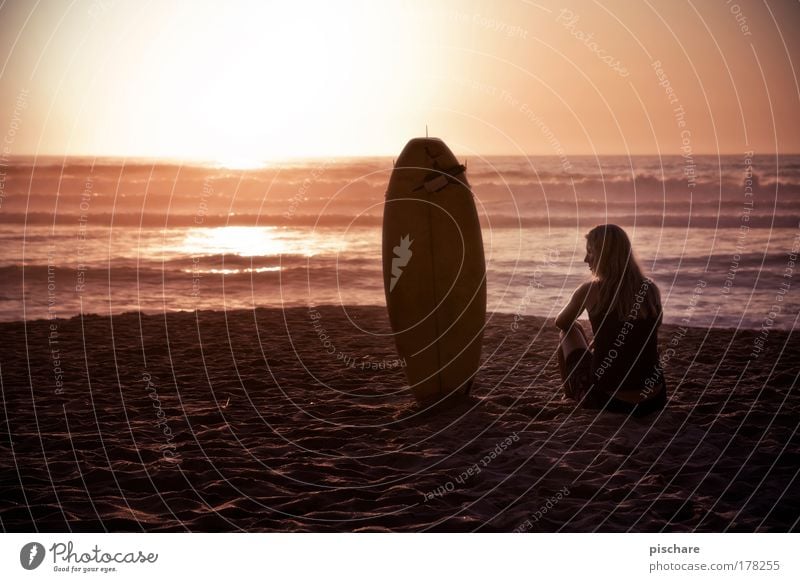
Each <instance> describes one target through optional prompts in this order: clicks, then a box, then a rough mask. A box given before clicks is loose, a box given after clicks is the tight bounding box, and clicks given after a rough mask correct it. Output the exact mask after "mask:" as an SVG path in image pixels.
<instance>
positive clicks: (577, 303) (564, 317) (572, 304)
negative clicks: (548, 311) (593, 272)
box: [556, 282, 592, 331]
mask: <svg viewBox="0 0 800 582" xmlns="http://www.w3.org/2000/svg"><path fill="white" fill-rule="evenodd" d="M591 288H592V283H591V282H587V283H583V284H582V285H581V286H580V287H578V288H577V289H575V293H573V294H572V298H571V299H570V300H569V303H567V305H566V306H565V307H564V309H562V310H561V313H559V314H558V317H556V327H557V328H559V329H562V330H564V331H567V330H568V329H569V328H570V327H571V326H572V324H573V323H575V320H576V319H578V316H579V315H580V314H581V313H583V310H584V309H586V307H587V305H586V299H587V298H588V296H589V290H590V289H591Z"/></svg>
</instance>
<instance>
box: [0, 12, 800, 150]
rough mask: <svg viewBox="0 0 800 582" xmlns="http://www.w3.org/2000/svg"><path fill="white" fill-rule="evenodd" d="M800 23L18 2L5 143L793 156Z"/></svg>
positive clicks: (9, 16)
mask: <svg viewBox="0 0 800 582" xmlns="http://www.w3.org/2000/svg"><path fill="white" fill-rule="evenodd" d="M799 24H800V3H798V2H796V1H790V0H783V1H777V2H772V1H770V2H768V3H767V4H763V3H761V2H755V1H752V2H751V1H738V2H733V1H726V0H719V1H704V2H701V1H698V0H695V1H693V2H683V1H680V0H678V1H666V0H643V1H641V2H639V1H637V2H630V1H624V2H623V1H615V2H607V1H602V2H593V1H590V0H586V1H572V0H565V1H564V2H560V3H551V2H544V1H543V2H538V1H536V2H528V1H522V0H506V1H502V2H493V1H474V0H473V1H461V2H455V1H452V2H432V1H430V0H419V1H415V2H366V1H365V2H305V3H303V2H252V3H246V2H219V3H211V2H206V3H199V2H197V3H196V2H171V1H169V2H150V3H144V2H134V1H121V0H118V1H114V0H84V1H77V2H74V3H72V4H68V3H66V2H42V3H34V2H23V1H11V2H6V3H4V4H3V6H2V8H1V9H0V59H2V71H1V73H0V74H1V76H2V80H1V81H0V133H3V134H4V136H5V140H4V144H3V145H4V148H5V149H4V150H3V151H4V155H6V156H8V155H28V154H36V153H38V154H47V155H65V154H66V155H87V154H88V155H104V156H142V157H178V158H198V159H213V160H220V161H230V162H231V163H233V164H235V163H239V164H246V163H248V162H250V161H265V160H275V159H281V158H284V157H296V156H301V157H303V156H347V155H396V154H397V153H398V151H399V149H401V148H402V146H403V145H404V144H405V142H406V141H407V140H408V139H409V138H410V137H413V136H415V135H420V134H424V131H425V125H426V124H427V125H428V126H429V127H430V131H431V135H437V136H440V137H443V138H445V139H446V140H447V141H448V143H450V145H451V146H452V147H453V149H455V150H456V151H457V152H459V153H461V154H473V155H490V154H514V153H529V154H543V155H565V156H569V155H577V154H593V153H598V154H626V153H631V154H652V153H661V154H662V155H671V154H678V155H679V154H681V153H682V149H681V148H682V147H683V148H684V150H683V151H684V152H685V151H689V149H690V150H691V153H692V154H701V153H717V152H720V153H731V154H741V153H743V152H744V151H747V150H753V151H755V152H756V153H757V154H758V153H770V152H775V151H779V152H785V153H797V152H800V131H798V127H800V91H799V90H798V80H797V73H796V72H795V70H794V68H793V65H794V66H800V39H798V37H797V31H798V25H799ZM659 64H660V65H659ZM0 139H3V138H1V137H0Z"/></svg>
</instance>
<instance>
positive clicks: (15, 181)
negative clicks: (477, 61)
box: [0, 155, 800, 329]
mask: <svg viewBox="0 0 800 582" xmlns="http://www.w3.org/2000/svg"><path fill="white" fill-rule="evenodd" d="M462 159H463V158H462ZM465 161H466V163H467V177H468V180H469V182H470V184H471V186H472V189H473V193H474V195H475V199H476V203H477V206H478V212H479V215H480V218H481V222H482V225H483V237H484V248H485V252H486V258H487V289H488V309H489V312H490V314H491V313H495V312H500V313H510V314H514V315H515V316H516V317H517V318H524V317H528V316H544V317H549V318H553V317H555V315H556V314H557V313H558V311H559V310H560V309H561V307H562V306H563V305H564V303H565V302H566V301H567V300H568V298H569V296H570V294H571V292H572V291H573V290H574V289H575V287H577V286H578V285H579V284H580V283H581V282H582V281H584V280H587V279H588V277H589V271H588V269H587V267H586V265H585V263H584V262H583V257H584V252H585V251H584V245H585V239H584V235H585V233H586V232H587V231H588V229H589V228H591V226H593V225H595V224H600V223H605V222H613V223H616V224H619V225H621V226H623V227H624V228H625V229H626V231H627V232H628V233H629V235H630V236H631V239H632V240H633V245H634V250H635V252H636V254H637V257H638V259H639V261H640V262H641V264H642V266H643V267H644V269H645V271H646V272H647V273H648V274H649V275H650V276H651V277H652V278H653V280H654V281H655V282H656V283H657V284H658V286H659V288H660V289H661V294H662V299H663V303H664V308H665V321H666V322H667V323H677V324H681V325H689V326H711V327H744V328H772V327H775V328H783V329H792V328H794V327H795V326H796V318H797V315H798V312H800V280H798V277H799V276H800V275H798V274H797V273H796V271H797V269H798V266H797V265H796V259H797V253H798V250H800V156H781V157H780V158H778V157H775V156H750V157H747V156H745V155H742V156H723V157H717V156H701V157H694V158H683V157H667V158H664V157H661V158H659V157H655V156H635V157H623V156H604V157H591V156H586V157H570V158H564V157H562V158H558V157H519V156H518V157H490V158H473V157H470V158H467V159H466V160H465ZM391 170H392V160H391V159H390V158H357V159H315V160H302V161H296V160H295V161H291V162H281V163H273V164H267V165H264V166H263V167H258V168H231V167H224V166H220V165H215V164H201V163H194V164H185V163H178V162H168V161H157V160H114V159H99V158H98V159H94V158H67V159H54V158H39V159H14V160H11V161H10V162H9V163H8V164H7V165H6V166H4V167H2V168H0V244H2V248H3V253H2V256H1V257H0V320H3V321H13V320H20V319H38V318H50V317H60V318H67V317H74V316H76V315H79V314H99V315H108V314H120V313H125V312H130V311H143V312H146V313H162V312H165V311H180V310H187V311H188V310H195V309H211V310H230V309H252V308H254V307H295V306H308V305H325V304H344V305H384V304H385V302H384V295H383V282H382V275H381V217H382V207H383V200H384V193H385V190H386V185H387V182H388V179H389V175H390V173H391Z"/></svg>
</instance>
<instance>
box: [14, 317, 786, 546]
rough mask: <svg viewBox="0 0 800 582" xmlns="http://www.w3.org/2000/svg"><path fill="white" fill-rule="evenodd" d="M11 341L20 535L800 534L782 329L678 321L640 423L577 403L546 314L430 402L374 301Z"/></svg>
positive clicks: (76, 325) (108, 323)
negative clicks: (658, 387) (466, 380)
mask: <svg viewBox="0 0 800 582" xmlns="http://www.w3.org/2000/svg"><path fill="white" fill-rule="evenodd" d="M518 319H519V318H518ZM0 333H1V334H2V340H3V341H2V345H0V376H1V377H2V398H3V404H4V415H3V417H2V418H0V424H2V427H0V449H1V451H0V459H1V460H0V464H1V465H0V474H1V475H2V478H1V479H0V500H2V501H0V524H1V525H2V529H3V530H6V531H34V530H38V531H60V532H63V531H101V532H102V531H141V530H147V531H186V530H190V531H237V530H245V531H388V530H390V531H473V530H477V531H501V532H511V531H533V532H536V531H548V532H552V531H580V532H590V531H693V530H697V531H726V530H727V531H791V530H797V529H798V519H799V518H800V480H798V470H800V436H798V434H797V428H798V422H799V421H800V398H799V397H798V391H797V376H798V364H797V363H798V361H800V353H798V352H800V343H798V342H797V341H796V339H795V338H793V337H791V334H789V333H788V332H785V331H778V330H776V329H773V330H770V331H769V333H768V334H767V335H766V337H762V336H761V335H760V334H759V332H758V331H735V330H724V329H713V330H709V329H701V328H691V327H690V328H679V327H677V326H664V327H663V328H662V331H661V336H660V340H661V341H660V343H661V350H662V354H663V355H664V357H665V360H666V377H667V380H668V382H669V392H670V402H669V405H668V407H667V409H666V410H665V411H664V412H663V413H661V414H658V415H655V416H652V417H648V418H645V419H628V418H626V417H622V416H617V415H612V414H597V413H595V412H591V411H584V410H576V409H575V406H574V405H573V404H572V403H570V402H568V401H565V400H563V399H562V397H561V390H560V383H559V379H558V371H557V366H556V360H555V357H554V355H555V349H556V343H557V332H556V330H555V328H553V327H552V325H551V324H550V323H547V325H546V324H545V321H544V320H543V319H541V318H536V317H522V318H521V319H519V321H516V322H515V318H514V316H513V315H494V316H491V317H490V318H489V320H488V325H487V331H486V338H485V342H484V351H483V359H484V360H485V361H484V363H483V368H482V370H481V372H480V376H479V378H478V381H477V385H476V388H475V389H474V394H473V398H472V399H471V400H470V401H469V402H467V403H466V404H464V405H463V406H461V407H459V408H458V409H454V410H451V411H448V412H447V413H443V414H437V415H425V414H420V413H419V411H418V410H417V409H416V408H415V406H414V405H413V402H412V399H411V397H410V395H409V393H408V390H407V389H406V388H405V387H404V373H403V368H402V366H403V362H402V361H398V360H397V359H396V358H397V356H396V354H395V351H394V345H393V342H392V339H391V336H390V335H388V334H389V325H388V319H387V317H386V313H385V309H383V308H379V307H352V308H346V309H342V308H338V307H319V308H318V309H317V310H309V309H305V308H295V309H289V310H285V311H281V310H266V309H259V310H256V311H235V312H227V313H226V312H199V313H192V312H182V313H171V314H168V315H166V316H165V315H155V316H153V315H151V316H142V315H140V314H138V313H130V314H125V315H121V316H115V317H113V318H109V317H98V316H85V317H83V318H82V319H81V318H73V319H69V320H63V319H62V320H55V321H46V320H39V321H34V322H28V323H27V324H23V323H21V322H16V323H7V324H0ZM761 340H763V346H762V345H760V343H759V342H760V341H761ZM756 347H761V348H762V349H761V350H760V351H759V350H755V349H754V348H756ZM668 350H669V351H668Z"/></svg>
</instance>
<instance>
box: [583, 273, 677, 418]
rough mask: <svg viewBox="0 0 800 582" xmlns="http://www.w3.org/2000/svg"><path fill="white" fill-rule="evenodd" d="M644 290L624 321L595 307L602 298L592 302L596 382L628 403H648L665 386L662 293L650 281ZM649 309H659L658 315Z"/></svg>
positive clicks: (645, 282)
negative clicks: (661, 343) (660, 331)
mask: <svg viewBox="0 0 800 582" xmlns="http://www.w3.org/2000/svg"><path fill="white" fill-rule="evenodd" d="M641 289H642V291H641V293H640V294H638V295H637V298H636V300H635V301H634V303H633V305H631V306H630V307H629V308H628V309H626V310H625V311H624V312H625V313H626V314H627V315H626V316H625V317H624V318H620V317H619V313H618V311H617V310H615V309H613V308H603V307H602V306H599V305H597V304H596V303H595V304H592V299H596V297H597V295H598V294H590V299H589V303H590V305H589V310H588V311H589V320H590V321H591V324H592V331H593V333H594V350H593V354H592V374H593V381H594V382H595V383H596V384H597V387H598V388H599V389H600V390H601V391H602V392H604V393H606V394H608V395H616V397H617V398H621V399H623V400H625V401H628V402H640V401H642V400H646V399H648V398H649V397H650V396H651V395H654V394H655V393H656V391H657V390H659V389H660V388H661V387H662V384H663V373H662V370H661V366H660V364H659V358H658V328H659V326H660V324H661V304H660V301H659V297H658V290H657V288H656V287H655V285H654V284H653V283H652V282H651V281H649V280H647V279H645V280H644V281H643V282H642V287H641ZM647 305H651V306H653V305H655V306H656V309H655V311H654V310H653V309H652V307H651V308H650V309H648V308H647Z"/></svg>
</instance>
